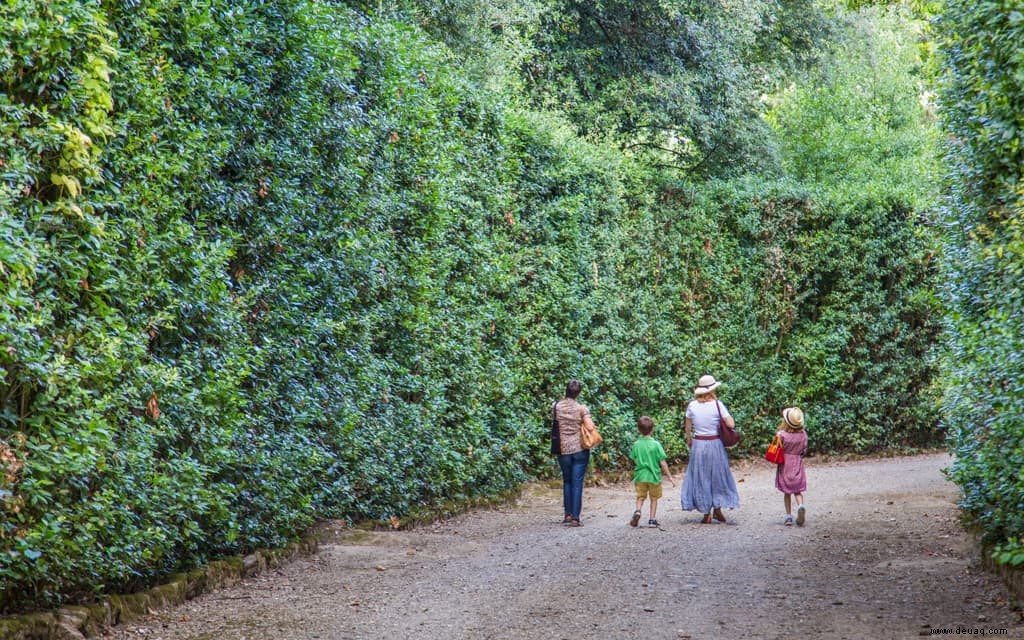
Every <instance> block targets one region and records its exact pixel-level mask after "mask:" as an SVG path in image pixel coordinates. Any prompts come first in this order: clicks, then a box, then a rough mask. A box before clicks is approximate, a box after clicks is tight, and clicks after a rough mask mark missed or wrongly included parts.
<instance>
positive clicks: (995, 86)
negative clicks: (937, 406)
mask: <svg viewBox="0 0 1024 640" xmlns="http://www.w3.org/2000/svg"><path fill="white" fill-rule="evenodd" d="M938 34H939V44H940V48H941V52H942V60H943V71H944V80H945V83H944V86H943V91H942V93H941V106H942V113H943V114H944V120H943V122H944V125H945V128H946V130H947V131H948V133H949V144H948V145H947V158H948V165H949V167H950V170H951V171H950V185H951V188H950V198H949V206H948V208H947V210H946V223H947V225H948V229H949V236H948V243H947V249H946V267H947V274H948V276H947V278H948V282H949V289H948V295H947V296H946V299H947V303H948V305H949V308H950V314H949V332H948V335H949V358H948V367H947V379H948V381H947V384H946V387H947V393H946V414H947V416H948V422H949V428H950V434H951V440H952V443H953V446H954V448H955V451H956V463H955V464H954V465H953V468H952V477H953V478H954V479H955V480H956V481H957V483H958V484H960V485H961V487H962V488H963V492H964V499H963V506H964V507H965V509H966V511H967V513H968V514H969V516H970V517H971V518H972V519H973V520H974V521H975V522H976V523H977V524H979V525H980V526H981V527H982V528H983V530H984V532H985V537H986V539H987V541H988V542H990V543H992V544H994V545H996V556H995V557H996V558H997V559H998V560H1000V561H1002V562H1006V563H1010V564H1013V565H1018V566H1019V565H1024V414H1022V409H1024V385H1022V382H1024V364H1022V362H1021V354H1022V353H1024V331H1022V329H1021V322H1020V317H1021V312H1022V311H1024V293H1022V290H1021V286H1020V283H1021V276H1022V274H1024V243H1022V224H1024V198H1022V195H1021V194H1022V191H1021V185H1022V184H1024V181H1022V179H1024V174H1022V168H1024V145H1022V140H1024V134H1022V131H1024V112H1022V110H1021V108H1020V105H1021V101H1022V99H1024V81H1022V79H1024V58H1022V56H1021V49H1020V47H1019V43H1020V42H1021V40H1022V38H1024V13H1021V10H1020V6H1019V5H1018V4H1017V3H1014V2H984V3H976V4H973V3H964V4H956V3H950V5H949V6H948V7H946V9H945V10H944V12H943V13H942V15H941V16H940V19H939V21H938Z"/></svg>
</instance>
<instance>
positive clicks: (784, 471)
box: [775, 430, 807, 493]
mask: <svg viewBox="0 0 1024 640" xmlns="http://www.w3.org/2000/svg"><path fill="white" fill-rule="evenodd" d="M779 437H780V438H782V452H783V453H785V454H786V462H785V463H784V464H780V465H779V466H778V468H777V469H776V471H775V488H776V489H778V490H779V491H781V492H782V493H803V492H804V491H806V490H807V474H806V473H805V472H804V454H805V453H807V432H806V431H803V430H801V431H796V432H793V433H791V432H789V431H780V432H779Z"/></svg>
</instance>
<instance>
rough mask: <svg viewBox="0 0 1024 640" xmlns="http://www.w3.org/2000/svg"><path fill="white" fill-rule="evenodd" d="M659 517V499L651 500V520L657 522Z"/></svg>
mask: <svg viewBox="0 0 1024 640" xmlns="http://www.w3.org/2000/svg"><path fill="white" fill-rule="evenodd" d="M657 515H658V499H657V498H651V520H657Z"/></svg>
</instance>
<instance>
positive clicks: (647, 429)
mask: <svg viewBox="0 0 1024 640" xmlns="http://www.w3.org/2000/svg"><path fill="white" fill-rule="evenodd" d="M636 428H637V429H639V430H640V434H641V435H645V436H649V435H651V433H652V432H653V431H654V420H651V418H650V416H640V417H639V418H637V419H636Z"/></svg>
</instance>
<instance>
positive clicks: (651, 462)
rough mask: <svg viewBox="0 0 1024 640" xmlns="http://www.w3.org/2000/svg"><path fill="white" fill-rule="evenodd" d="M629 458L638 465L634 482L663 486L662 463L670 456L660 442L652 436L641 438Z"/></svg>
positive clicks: (634, 444)
mask: <svg viewBox="0 0 1024 640" xmlns="http://www.w3.org/2000/svg"><path fill="white" fill-rule="evenodd" d="M629 457H630V458H631V459H632V460H633V462H635V463H636V469H635V470H634V471H633V482H651V483H653V484H661V461H662V460H664V459H665V458H667V457H668V456H666V455H665V449H664V448H663V447H662V446H661V443H660V442H658V441H657V440H655V439H654V438H652V437H651V436H641V437H640V438H638V439H637V441H636V442H634V443H633V448H632V449H630V450H629Z"/></svg>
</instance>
